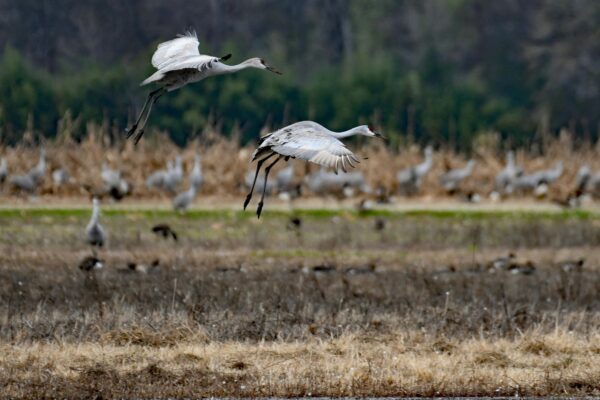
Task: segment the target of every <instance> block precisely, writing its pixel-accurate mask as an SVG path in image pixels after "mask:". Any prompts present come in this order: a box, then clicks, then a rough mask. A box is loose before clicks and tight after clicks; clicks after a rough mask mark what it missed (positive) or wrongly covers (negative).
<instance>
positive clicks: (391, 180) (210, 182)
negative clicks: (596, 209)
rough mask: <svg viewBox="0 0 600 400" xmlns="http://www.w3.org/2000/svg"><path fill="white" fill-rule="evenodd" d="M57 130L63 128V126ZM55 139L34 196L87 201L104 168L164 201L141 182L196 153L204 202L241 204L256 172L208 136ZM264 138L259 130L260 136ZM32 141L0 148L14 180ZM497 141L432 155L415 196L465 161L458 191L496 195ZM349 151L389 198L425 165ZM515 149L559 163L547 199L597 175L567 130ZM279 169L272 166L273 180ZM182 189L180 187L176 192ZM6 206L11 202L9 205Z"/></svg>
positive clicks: (408, 150) (591, 151)
mask: <svg viewBox="0 0 600 400" xmlns="http://www.w3.org/2000/svg"><path fill="white" fill-rule="evenodd" d="M63 125H65V124H64V123H63ZM59 132H60V133H59V134H58V136H57V138H56V139H54V140H52V141H47V142H46V143H44V147H45V148H46V150H47V154H48V168H47V174H46V175H47V176H46V180H45V183H44V185H43V187H42V188H41V190H40V192H39V194H40V195H42V196H52V197H53V198H77V197H82V196H87V195H88V192H87V191H86V190H84V188H83V186H84V185H89V186H91V187H92V188H100V187H102V185H103V183H102V181H101V178H100V171H101V166H102V163H103V162H106V163H107V165H108V166H109V167H111V168H115V169H119V170H121V171H122V172H123V177H124V178H125V179H126V180H127V181H128V182H129V183H130V184H131V185H132V189H133V191H132V197H133V198H134V199H136V200H140V199H151V200H152V199H157V198H161V197H162V198H164V197H165V196H164V194H160V193H159V192H157V191H156V190H148V189H147V188H146V187H145V186H144V182H145V179H146V178H147V177H148V176H149V175H150V174H151V173H152V172H153V171H156V170H158V169H164V168H165V163H166V161H167V160H173V159H174V158H175V156H176V155H178V154H180V155H182V157H183V161H184V170H185V171H186V176H187V173H188V172H189V171H190V170H191V168H192V166H193V160H194V155H195V154H196V152H198V153H199V154H201V155H202V166H203V171H204V178H205V179H204V183H203V185H202V189H201V195H202V196H207V195H208V196H215V197H217V198H222V197H224V196H236V198H237V197H239V196H240V195H241V194H242V193H245V191H246V188H245V186H244V177H245V175H246V173H247V172H248V171H249V170H250V169H252V170H254V166H251V165H250V164H249V161H250V158H251V154H252V152H253V150H254V147H253V145H248V146H240V145H239V141H238V139H237V138H236V136H235V135H233V137H232V138H226V137H225V136H223V135H221V134H219V133H217V132H215V131H212V130H208V131H206V132H203V133H202V134H201V135H200V136H199V137H198V138H196V139H194V140H191V141H190V142H189V143H188V145H187V146H186V147H185V148H184V149H181V148H179V147H177V146H176V145H175V144H174V143H173V142H171V141H170V140H169V138H168V137H167V136H166V135H164V134H160V133H155V134H154V135H150V136H149V137H148V138H145V139H144V140H142V142H140V144H139V145H138V146H137V147H134V146H133V144H132V143H131V141H124V138H123V136H122V134H121V133H120V132H114V131H111V130H109V129H108V128H107V127H102V126H100V127H98V126H94V125H89V126H88V133H87V135H86V136H85V137H84V138H83V139H82V140H81V141H75V140H74V139H72V138H71V136H70V135H69V132H70V130H69V127H68V124H67V125H66V126H62V127H61V130H60V131H59ZM266 132H268V130H267V129H265V130H264V131H263V132H262V133H261V134H264V133H266ZM32 136H33V134H25V139H24V140H23V141H22V142H21V143H20V144H19V145H17V146H16V147H2V146H0V157H4V158H6V159H7V161H8V165H9V172H10V173H11V174H19V173H25V172H27V171H28V170H29V169H30V168H31V167H32V166H34V165H35V164H36V163H37V160H38V157H39V146H38V145H34V144H33V142H34V141H33V140H32V139H31V137H32ZM500 143H501V141H500V138H499V136H498V135H497V134H493V133H490V134H487V135H483V136H481V137H480V138H479V140H477V141H476V142H475V143H474V145H473V150H472V154H471V155H470V156H466V155H464V154H458V153H456V152H453V151H450V150H448V149H443V148H442V149H436V150H435V152H434V159H433V168H432V170H431V172H430V173H429V174H428V175H427V176H426V178H425V179H424V181H423V185H422V188H423V190H422V192H421V196H422V197H423V198H426V199H436V200H439V199H443V198H444V197H446V195H445V192H444V190H443V189H442V188H441V187H440V185H439V184H438V181H437V179H438V176H439V175H440V174H442V173H443V172H445V171H446V169H447V168H460V167H463V166H464V165H465V164H466V162H467V159H468V158H470V157H473V158H474V159H475V160H476V163H477V164H476V168H475V171H474V173H473V175H472V176H471V177H469V178H468V179H467V180H466V181H465V182H464V183H463V185H462V189H463V192H476V193H479V194H481V195H482V196H484V197H485V196H487V195H488V194H489V193H490V192H491V191H492V190H493V189H494V177H495V175H496V174H497V173H498V172H499V171H500V170H501V169H502V168H503V167H504V158H505V153H504V150H503V149H502V148H501V146H500ZM349 146H350V147H351V148H352V149H354V150H355V151H356V153H357V154H358V155H359V156H361V157H364V158H365V159H364V160H362V161H361V164H360V167H359V170H360V171H361V172H363V173H364V174H365V177H366V179H367V182H368V183H369V184H370V185H371V187H372V188H378V187H385V188H386V189H387V190H388V191H389V192H390V193H396V192H397V191H398V187H397V186H398V183H397V181H396V173H397V172H398V171H399V170H401V169H403V168H406V167H409V166H413V165H416V164H418V163H420V162H421V161H422V160H423V151H422V149H421V148H419V147H418V146H416V145H402V146H396V147H394V146H392V145H390V144H389V143H385V142H382V141H378V140H375V141H374V140H365V138H357V139H356V140H354V141H350V143H349ZM515 150H516V161H517V164H518V165H521V166H523V168H524V169H525V171H526V172H533V171H537V170H540V169H546V168H550V167H552V166H554V165H555V163H556V162H557V161H559V160H560V161H562V162H563V163H564V173H563V175H562V176H561V178H560V179H559V180H558V181H557V182H556V183H555V184H552V185H550V188H549V194H548V197H549V198H564V197H565V196H566V195H567V193H569V192H571V191H572V190H573V189H574V185H575V183H574V182H575V176H576V174H577V170H578V169H579V167H580V166H582V165H588V166H589V167H590V168H591V170H592V171H598V170H600V157H598V154H599V152H600V150H599V149H598V146H596V145H593V144H590V143H578V144H576V143H574V141H573V140H572V135H571V134H569V133H568V132H567V131H564V132H562V133H561V135H560V136H559V137H558V138H555V137H552V138H541V139H540V140H537V141H536V146H531V147H529V148H520V149H515ZM292 162H294V163H295V166H296V168H295V179H296V181H297V183H302V181H303V178H304V176H305V175H306V174H307V173H309V172H312V171H316V170H317V169H318V167H317V166H315V165H312V166H311V165H308V164H304V163H300V162H298V161H292ZM283 166H284V164H280V165H278V166H276V167H275V169H274V173H275V172H276V171H277V170H278V169H279V168H282V167H283ZM58 168H67V169H68V170H69V172H70V174H71V176H72V178H73V179H72V181H71V182H70V183H69V184H68V185H66V186H63V187H60V188H57V187H54V186H53V183H52V179H51V171H52V170H54V169H58ZM183 187H187V182H185V181H184V183H183V185H182V188H183ZM0 194H1V195H0V203H2V202H5V201H6V200H3V199H5V198H6V196H7V195H16V194H17V193H16V192H15V191H12V190H10V189H9V188H8V187H7V185H4V188H2V186H0ZM303 197H311V193H310V192H309V191H308V190H304V191H303ZM11 201H12V200H11Z"/></svg>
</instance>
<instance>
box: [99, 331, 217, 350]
mask: <svg viewBox="0 0 600 400" xmlns="http://www.w3.org/2000/svg"><path fill="white" fill-rule="evenodd" d="M190 342H202V343H207V342H208V337H207V336H206V335H204V334H202V332H201V331H198V330H191V329H190V328H185V327H179V328H175V329H171V330H167V331H161V332H156V331H151V330H149V329H145V328H141V327H133V328H130V329H117V330H113V331H109V332H106V333H104V334H103V335H102V336H101V337H100V343H103V344H114V345H117V346H126V345H135V346H150V347H172V346H175V345H177V344H180V343H190Z"/></svg>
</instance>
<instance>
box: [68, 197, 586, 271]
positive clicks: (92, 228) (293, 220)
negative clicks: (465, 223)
mask: <svg viewBox="0 0 600 400" xmlns="http://www.w3.org/2000/svg"><path fill="white" fill-rule="evenodd" d="M302 226H303V222H302V219H301V218H300V217H298V216H293V217H290V219H289V221H288V223H287V229H288V230H290V231H293V232H295V233H296V234H297V235H301V232H302V229H303V228H302ZM386 229H387V223H386V220H385V219H384V218H382V217H378V218H376V219H375V221H374V225H373V230H374V231H375V232H379V233H381V232H383V231H384V230H386ZM151 230H152V233H153V234H155V235H157V236H158V237H161V238H163V239H165V240H173V241H174V242H177V241H178V240H179V235H178V234H177V232H175V230H174V229H173V228H171V227H170V226H169V225H168V224H165V223H159V224H156V225H154V226H153V227H152V228H151ZM85 237H86V242H87V244H88V245H89V246H91V248H92V255H90V256H87V257H85V258H84V259H83V260H82V261H81V262H80V264H79V269H81V270H82V271H85V272H93V271H96V270H99V269H102V268H103V266H104V261H103V260H102V259H101V258H99V257H98V253H97V250H99V249H102V248H103V247H104V246H105V244H106V243H107V231H106V229H105V228H104V226H103V225H102V224H101V222H100V203H99V201H98V199H96V198H94V199H93V201H92V215H91V218H90V221H89V223H88V224H87V226H86V228H85ZM584 264H585V259H584V258H579V259H574V260H564V261H560V262H559V263H558V264H557V266H558V268H559V270H560V271H561V272H562V273H579V272H582V271H583V267H584ZM158 268H160V260H158V259H155V260H153V261H152V262H151V263H150V264H141V263H135V262H129V263H128V264H127V268H126V269H122V270H120V271H121V272H127V273H142V274H146V273H151V272H153V271H157V270H158ZM536 270H537V268H536V265H535V263H534V261H532V260H531V259H523V258H519V257H517V256H516V255H515V253H512V252H511V253H508V255H506V256H500V257H497V258H493V259H491V260H490V261H488V262H487V263H484V264H476V265H475V266H474V267H473V268H471V269H467V270H464V271H463V272H465V273H476V274H479V273H482V272H488V273H503V272H505V273H510V274H513V275H517V274H519V275H532V274H533V273H535V272H536ZM217 271H218V272H232V271H233V272H244V269H243V268H242V266H241V265H238V266H237V267H233V268H231V267H221V268H218V269H217ZM298 271H301V272H303V273H306V274H310V273H312V274H316V275H322V274H331V273H337V272H343V273H345V274H348V275H365V274H375V273H376V272H377V264H376V263H375V262H371V263H369V264H368V265H367V266H366V267H350V268H346V269H345V270H343V271H338V269H337V267H336V266H335V265H333V264H318V265H314V266H312V267H307V266H304V267H299V268H297V269H294V270H291V271H290V272H298ZM456 272H458V268H456V267H455V266H454V265H453V264H450V265H448V266H447V267H444V268H443V269H439V270H437V271H434V279H437V278H438V276H441V275H446V274H453V273H456Z"/></svg>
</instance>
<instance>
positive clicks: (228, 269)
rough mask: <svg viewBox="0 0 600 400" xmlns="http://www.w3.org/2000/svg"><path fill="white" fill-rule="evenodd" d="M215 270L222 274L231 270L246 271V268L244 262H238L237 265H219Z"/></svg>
mask: <svg viewBox="0 0 600 400" xmlns="http://www.w3.org/2000/svg"><path fill="white" fill-rule="evenodd" d="M215 271H216V272H218V273H221V274H227V273H229V272H246V269H245V268H244V267H243V266H242V264H238V265H237V266H235V267H217V268H216V269H215Z"/></svg>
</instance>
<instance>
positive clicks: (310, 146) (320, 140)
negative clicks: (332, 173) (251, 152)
mask: <svg viewBox="0 0 600 400" xmlns="http://www.w3.org/2000/svg"><path fill="white" fill-rule="evenodd" d="M261 147H262V148H264V147H269V148H270V149H271V150H272V151H274V152H276V153H278V154H281V155H283V156H290V157H294V158H298V159H301V160H306V161H310V162H313V163H315V164H318V165H322V166H324V167H329V168H333V169H335V170H336V171H337V170H338V169H340V168H341V169H342V170H344V171H346V166H348V165H349V166H353V164H352V162H358V159H357V158H356V156H355V155H354V153H352V152H351V151H350V150H348V148H346V146H345V145H344V143H342V142H341V141H339V140H338V139H336V138H334V137H332V136H330V135H328V134H326V133H323V132H319V131H315V130H314V129H312V127H308V128H307V129H302V130H294V131H293V132H292V131H290V130H286V129H283V130H281V131H278V132H276V133H274V134H273V135H271V136H270V137H269V138H268V139H266V140H265V141H264V142H263V144H262V146H261Z"/></svg>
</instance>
